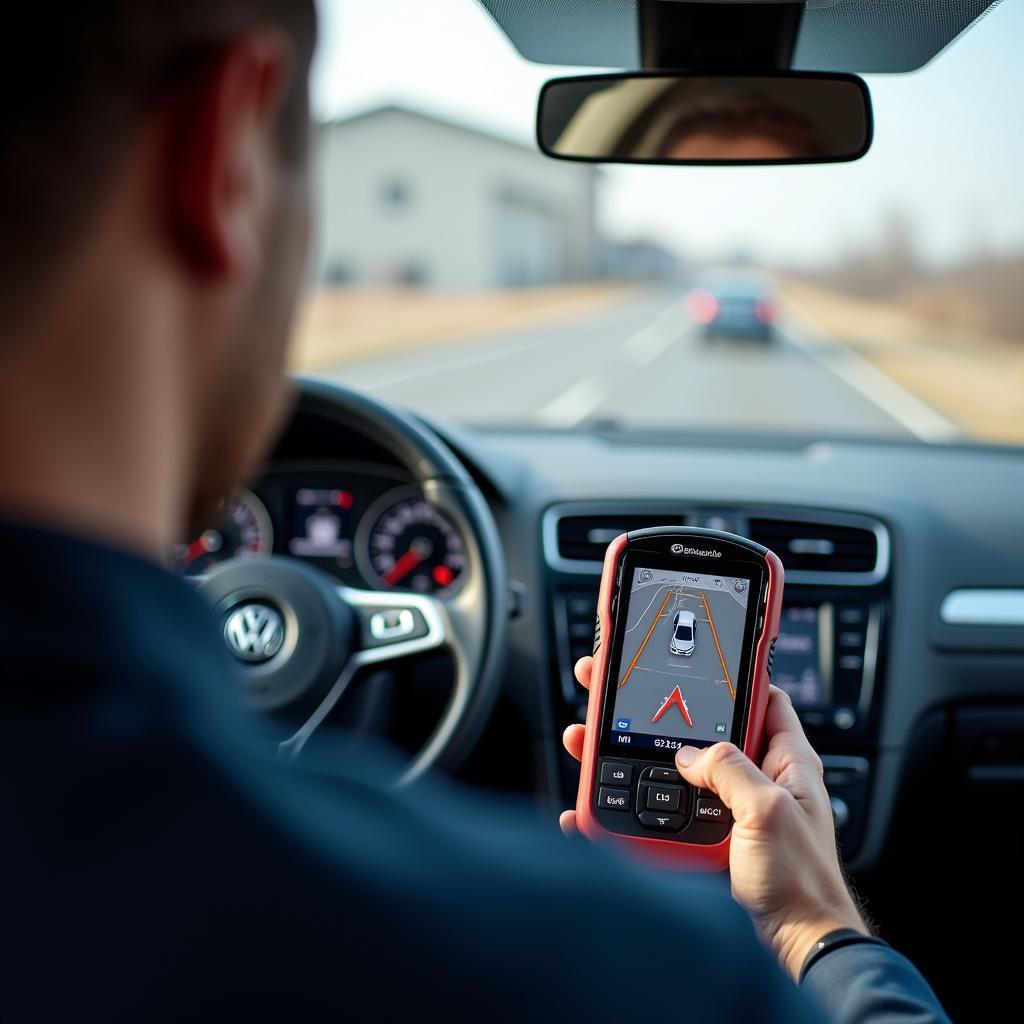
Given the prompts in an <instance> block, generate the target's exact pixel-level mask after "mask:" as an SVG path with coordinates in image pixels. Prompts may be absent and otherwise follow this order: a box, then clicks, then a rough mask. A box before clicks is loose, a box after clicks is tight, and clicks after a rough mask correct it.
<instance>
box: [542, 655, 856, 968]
mask: <svg viewBox="0 0 1024 1024" xmlns="http://www.w3.org/2000/svg"><path fill="white" fill-rule="evenodd" d="M592 665H593V659H592V658H581V659H580V661H579V662H578V663H577V665H576V678H577V679H578V680H579V681H580V683H581V684H582V685H583V686H585V687H587V688H588V689H589V687H590V671H591V668H592ZM765 731H766V734H767V738H768V748H767V753H766V754H765V756H764V761H763V762H762V764H761V767H760V768H758V767H757V766H756V765H755V764H754V763H753V762H752V761H750V759H749V758H748V757H747V756H746V755H745V754H744V753H743V752H742V751H741V750H739V749H738V748H737V747H735V746H734V745H733V744H731V743H716V744H714V746H711V747H704V748H703V749H698V748H696V747H683V748H682V749H681V750H679V751H678V752H677V753H676V767H677V768H678V769H679V772H680V773H681V774H682V776H683V777H684V778H685V779H686V781H687V782H689V783H690V785H692V786H704V787H705V788H707V789H710V790H712V791H713V792H714V793H717V794H718V796H719V797H720V798H721V800H722V802H723V803H724V804H725V805H726V806H727V807H728V808H729V809H730V810H731V811H732V814H733V820H734V824H733V829H732V843H731V846H730V852H729V871H730V875H731V879H732V891H733V895H734V896H735V897H736V899H737V900H739V901H740V903H742V904H743V905H744V906H745V907H746V908H747V910H748V911H749V912H750V914H751V915H752V917H753V918H754V921H755V923H756V924H757V926H758V928H759V929H760V931H761V933H762V935H763V936H764V937H765V939H766V940H767V941H768V942H769V943H770V945H771V946H772V948H773V949H774V950H775V952H776V954H777V955H778V957H779V960H780V962H781V963H782V965H783V967H784V968H785V969H786V970H787V971H788V972H789V973H790V974H791V975H792V976H793V977H794V978H796V977H797V975H798V974H799V971H800V967H801V965H802V963H803V961H804V958H805V957H806V955H807V953H808V952H809V951H810V949H811V947H812V946H813V945H814V943H815V942H817V940H818V939H820V938H821V937H822V936H823V935H825V934H826V933H827V932H830V931H833V930H834V929H836V928H854V929H856V930H857V931H862V932H864V933H867V932H868V928H867V926H866V925H865V923H864V920H863V918H862V917H861V915H860V912H859V911H858V909H857V906H856V904H855V902H854V900H853V897H852V896H851V895H850V891H849V889H848V888H847V886H846V881H845V879H844V878H843V873H842V869H841V868H840V867H839V856H838V853H837V851H836V840H835V827H834V825H833V823H832V809H831V807H830V805H829V799H828V793H827V792H826V790H825V785H824V783H823V782H822V767H821V759H820V758H819V757H818V755H817V754H816V753H815V752H814V750H813V749H812V747H811V745H810V744H809V743H808V742H807V737H806V736H804V731H803V727H802V726H801V725H800V720H799V719H798V718H797V716H796V712H795V711H794V710H793V705H792V704H791V703H790V700H789V697H788V696H787V694H786V693H784V692H783V691H782V690H780V689H778V688H777V687H775V686H773V687H772V688H771V694H770V696H769V699H768V714H767V716H766V720H765ZM583 734H584V727H583V726H582V725H570V726H569V728H568V729H566V730H565V734H564V736H563V737H562V741H563V743H564V744H565V749H566V750H568V751H569V753H570V754H572V756H573V757H575V758H576V759H577V760H580V758H581V757H582V754H583ZM560 824H561V826H562V830H563V831H564V832H565V833H566V834H567V835H568V834H570V833H571V832H573V831H574V830H575V827H576V812H575V811H564V812H563V813H562V815H561V818H560Z"/></svg>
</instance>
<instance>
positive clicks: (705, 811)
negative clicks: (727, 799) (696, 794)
mask: <svg viewBox="0 0 1024 1024" xmlns="http://www.w3.org/2000/svg"><path fill="white" fill-rule="evenodd" d="M695 817H696V819H697V821H719V822H724V823H726V824H728V823H729V822H731V821H732V813H731V812H730V810H729V808H728V807H726V806H725V804H723V803H722V801H721V800H713V799H711V798H710V797H701V798H700V799H699V800H698V801H697V811H696V814H695Z"/></svg>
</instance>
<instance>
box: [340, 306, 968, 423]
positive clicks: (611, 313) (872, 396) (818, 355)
mask: <svg viewBox="0 0 1024 1024" xmlns="http://www.w3.org/2000/svg"><path fill="white" fill-rule="evenodd" d="M682 296H683V289H682V288H681V287H679V286H674V287H666V286H659V287H651V288H647V289H641V290H638V291H637V292H636V293H633V294H632V295H631V296H630V298H629V299H628V300H627V301H625V302H624V303H623V304H622V305H619V306H616V307H612V308H607V309H604V310H602V311H600V312H599V313H595V312H591V313H589V314H585V315H581V316H580V318H579V319H577V320H575V321H573V322H571V323H564V322H563V323H559V324H558V325H557V326H548V327H532V328H529V329H521V330H516V331H505V332H502V333H498V334H494V335H489V336H483V337H480V338H476V339H469V340H467V339H462V340H460V341H458V342H456V343H452V344H448V345H439V346H433V347H430V348H427V349H420V350H417V351H413V352H408V353H403V354H399V355H393V356H389V357H387V358H381V359H372V360H363V361H360V362H354V363H351V364H347V365H344V366H340V367H338V368H337V369H336V370H333V371H329V372H328V374H327V375H328V376H331V377H334V378H335V379H337V380H340V381H342V382H343V383H346V384H349V385H350V386H352V387H356V388H359V389H362V390H365V391H369V392H371V393H373V394H376V395H377V396H379V397H381V398H383V399H385V400H387V401H390V402H394V403H397V404H400V405H407V406H409V407H411V408H413V409H416V410H417V411H420V412H423V413H426V414H428V415H437V416H441V417H448V418H452V419H457V420H462V421H465V422H468V423H486V424H509V425H514V424H523V423H529V424H536V423H540V424H542V425H547V426H552V427H574V426H578V425H581V424H584V423H586V422H587V421H588V420H593V419H611V420H613V421H618V422H621V423H624V424H627V425H631V426H641V427H642V426H647V427H665V426H670V427H673V428H678V429H694V430H740V431H757V430H759V429H765V428H769V429H774V430H779V431H789V432H796V433H802V432H812V433H813V432H817V433H823V434H832V435H861V436H875V437H877V436H889V437H919V438H922V439H925V440H939V439H942V438H945V437H948V436H950V434H951V433H952V432H954V431H953V428H952V425H951V424H949V423H948V422H947V421H946V420H944V419H943V418H942V417H941V416H939V415H938V414H937V413H936V412H935V411H934V410H932V409H930V408H929V407H928V406H926V405H925V404H924V403H922V402H921V401H920V400H919V399H917V398H915V397H914V396H913V395H911V394H910V393H909V392H907V391H905V390H904V389H903V388H901V387H900V386H899V385H898V384H896V383H895V382H894V381H892V380H891V379H890V378H888V377H886V376H885V375H884V374H882V373H881V372H880V371H878V370H877V369H876V368H875V367H874V366H872V365H871V364H869V363H867V362H866V361H865V360H864V359H863V358H862V357H860V356H859V355H857V354H855V353H854V352H853V351H852V350H851V349H849V348H848V347H846V346H844V345H842V344H841V343H839V342H838V341H835V340H833V339H830V338H828V337H825V336H823V334H822V332H820V331H817V330H815V329H814V328H813V327H810V326H809V325H807V324H805V323H802V322H800V321H798V320H797V319H795V318H794V317H790V318H789V319H787V320H786V321H785V322H784V323H783V324H782V325H781V327H780V330H779V335H778V338H777V340H776V342H775V343H773V344H770V345H761V344H759V343H757V342H752V341H743V340H740V341H714V342H708V341H706V340H705V339H704V338H703V337H702V336H701V333H700V331H699V328H697V327H695V326H694V325H693V324H691V323H690V322H689V321H688V319H687V317H686V314H685V311H684V308H683V303H682Z"/></svg>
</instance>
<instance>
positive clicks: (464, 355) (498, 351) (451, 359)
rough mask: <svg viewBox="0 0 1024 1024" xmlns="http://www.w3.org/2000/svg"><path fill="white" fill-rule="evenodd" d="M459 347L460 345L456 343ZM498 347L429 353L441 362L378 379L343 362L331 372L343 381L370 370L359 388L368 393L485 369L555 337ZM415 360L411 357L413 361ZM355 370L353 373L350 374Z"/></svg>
mask: <svg viewBox="0 0 1024 1024" xmlns="http://www.w3.org/2000/svg"><path fill="white" fill-rule="evenodd" d="M456 344H458V343H456ZM495 344H496V347H495V348H490V347H488V348H486V349H475V350H474V349H473V347H472V344H471V343H470V344H467V345H466V347H465V350H464V351H462V352H453V353H450V354H449V353H447V352H442V353H438V352H436V351H434V352H430V353H429V358H431V359H432V360H439V361H438V362H435V363H434V365H431V366H423V365H420V366H417V367H415V368H414V369H412V370H403V371H399V372H397V373H395V372H392V373H387V372H386V371H385V372H384V374H383V375H380V374H379V371H378V375H377V376H374V375H373V373H374V367H372V366H367V365H361V364H360V363H358V362H356V363H342V364H341V365H339V366H337V367H335V368H334V369H333V370H329V371H327V372H328V373H329V374H330V375H332V376H336V377H337V378H339V379H342V380H348V379H353V380H355V379H356V378H358V376H359V374H360V371H368V372H369V373H370V379H369V380H368V381H367V380H364V381H363V382H362V383H361V384H360V385H359V386H360V387H365V388H367V389H368V390H371V391H376V390H379V389H381V388H392V387H395V386H397V385H400V384H408V383H410V382H411V381H418V380H421V379H422V378H424V377H433V376H436V375H437V374H440V373H445V374H446V373H458V372H459V371H461V370H469V369H471V368H473V367H474V366H482V365H483V364H485V363H492V362H494V361H495V360H497V359H505V358H507V357H509V356H518V355H522V354H523V353H525V352H531V351H532V350H533V349H535V348H543V347H544V346H546V345H548V346H549V345H551V344H552V341H551V337H550V336H548V335H546V336H545V337H543V338H540V339H538V340H536V341H530V342H520V343H518V344H513V345H507V344H506V345H500V343H495ZM427 355H428V353H427V352H425V351H418V352H417V351H414V352H409V353H404V354H402V355H398V356H386V357H385V359H386V361H387V362H388V363H394V362H402V361H403V360H404V362H405V363H406V364H408V363H410V362H415V361H416V359H417V357H426V356H427ZM409 357H411V358H409ZM350 370H351V371H352V372H351V373H349V371H350Z"/></svg>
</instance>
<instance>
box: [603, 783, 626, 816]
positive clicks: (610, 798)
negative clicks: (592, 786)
mask: <svg viewBox="0 0 1024 1024" xmlns="http://www.w3.org/2000/svg"><path fill="white" fill-rule="evenodd" d="M597 806H598V807H604V808H605V809H606V810H609V811H628V810H629V790H628V789H605V787H604V786H602V787H601V788H600V789H599V790H598V791H597Z"/></svg>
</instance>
